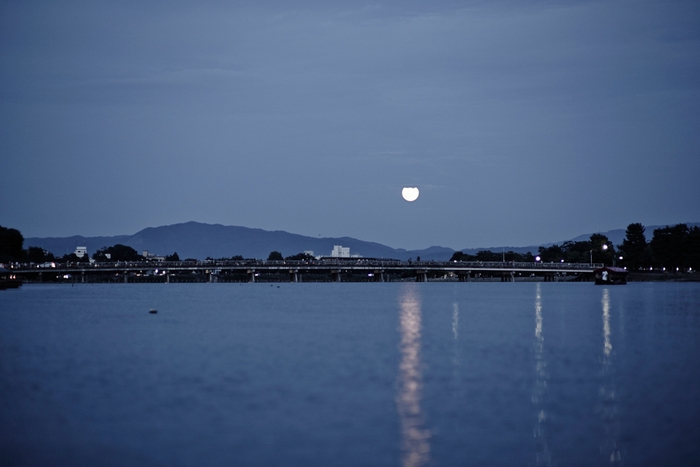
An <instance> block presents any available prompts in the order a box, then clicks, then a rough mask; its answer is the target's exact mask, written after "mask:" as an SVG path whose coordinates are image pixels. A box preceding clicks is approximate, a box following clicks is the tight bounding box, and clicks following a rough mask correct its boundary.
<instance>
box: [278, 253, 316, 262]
mask: <svg viewBox="0 0 700 467" xmlns="http://www.w3.org/2000/svg"><path fill="white" fill-rule="evenodd" d="M285 259H288V260H291V261H311V260H314V259H316V258H314V257H313V256H311V255H309V254H307V253H297V254H296V255H293V256H287V257H286V258H285Z"/></svg>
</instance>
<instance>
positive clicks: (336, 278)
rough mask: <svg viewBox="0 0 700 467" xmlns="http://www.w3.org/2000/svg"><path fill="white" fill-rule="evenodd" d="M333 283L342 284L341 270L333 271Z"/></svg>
mask: <svg viewBox="0 0 700 467" xmlns="http://www.w3.org/2000/svg"><path fill="white" fill-rule="evenodd" d="M331 282H340V270H339V269H334V270H332V271H331Z"/></svg>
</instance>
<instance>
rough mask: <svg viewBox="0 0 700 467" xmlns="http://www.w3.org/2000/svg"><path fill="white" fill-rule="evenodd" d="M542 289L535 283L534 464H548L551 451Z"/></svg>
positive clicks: (550, 458)
mask: <svg viewBox="0 0 700 467" xmlns="http://www.w3.org/2000/svg"><path fill="white" fill-rule="evenodd" d="M542 324H543V319H542V289H541V286H540V284H539V282H538V283H537V284H536V285H535V385H534V387H533V388H532V404H533V405H534V408H535V411H536V414H537V415H536V416H537V419H536V421H535V426H534V429H533V435H534V437H535V462H536V465H550V464H551V461H552V453H551V452H550V450H549V445H548V444H547V439H546V436H545V435H546V430H545V427H546V423H547V412H546V411H545V409H544V403H543V402H544V396H545V394H546V392H547V362H546V360H545V355H544V334H543V332H542Z"/></svg>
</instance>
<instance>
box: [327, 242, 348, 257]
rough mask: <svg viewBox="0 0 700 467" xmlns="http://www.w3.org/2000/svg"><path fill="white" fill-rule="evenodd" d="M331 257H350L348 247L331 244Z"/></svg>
mask: <svg viewBox="0 0 700 467" xmlns="http://www.w3.org/2000/svg"><path fill="white" fill-rule="evenodd" d="M331 257H332V258H349V257H350V247H344V246H341V245H333V251H331Z"/></svg>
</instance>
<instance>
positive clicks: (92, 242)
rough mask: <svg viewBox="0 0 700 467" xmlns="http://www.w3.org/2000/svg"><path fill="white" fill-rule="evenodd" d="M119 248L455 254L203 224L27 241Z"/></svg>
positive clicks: (64, 248)
mask: <svg viewBox="0 0 700 467" xmlns="http://www.w3.org/2000/svg"><path fill="white" fill-rule="evenodd" d="M117 243H121V244H122V245H128V246H130V247H132V248H134V249H135V250H136V251H138V252H139V253H142V252H143V251H144V250H147V251H148V252H149V253H154V254H157V255H169V254H172V253H174V252H177V254H178V256H180V258H182V259H185V258H197V259H204V258H207V257H212V258H224V257H226V258H228V257H231V256H234V255H241V256H243V257H244V258H263V259H264V258H267V256H268V255H269V254H270V252H271V251H273V250H274V251H279V252H280V253H282V255H284V256H291V255H295V254H297V253H302V252H304V251H307V250H312V251H313V252H314V254H315V255H330V254H331V250H333V246H334V245H342V246H344V247H350V254H359V255H362V256H363V257H365V258H393V259H408V258H416V257H417V256H420V257H421V259H449V258H450V256H452V254H453V253H454V250H453V249H451V248H444V247H439V246H433V247H430V248H427V249H424V250H404V249H395V248H391V247H388V246H386V245H382V244H380V243H375V242H365V241H362V240H357V239H355V238H351V237H340V238H314V237H306V236H304V235H297V234H292V233H289V232H284V231H280V230H276V231H268V230H262V229H251V228H248V227H238V226H224V225H220V224H213V225H212V224H202V223H199V222H186V223H183V224H174V225H166V226H162V227H149V228H147V229H143V230H141V231H140V232H137V233H135V234H134V235H119V236H115V237H82V236H73V237H64V238H27V239H25V241H24V244H25V246H38V247H41V248H43V249H45V250H48V251H50V252H52V253H53V254H55V255H59V256H62V255H64V254H66V253H72V252H73V251H75V248H76V247H77V246H86V247H87V250H88V253H89V254H90V255H92V253H94V252H95V251H97V250H98V249H100V248H103V247H107V246H112V245H115V244H117Z"/></svg>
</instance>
